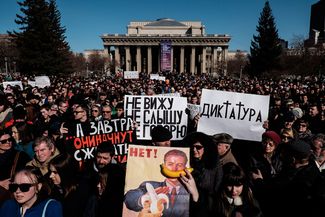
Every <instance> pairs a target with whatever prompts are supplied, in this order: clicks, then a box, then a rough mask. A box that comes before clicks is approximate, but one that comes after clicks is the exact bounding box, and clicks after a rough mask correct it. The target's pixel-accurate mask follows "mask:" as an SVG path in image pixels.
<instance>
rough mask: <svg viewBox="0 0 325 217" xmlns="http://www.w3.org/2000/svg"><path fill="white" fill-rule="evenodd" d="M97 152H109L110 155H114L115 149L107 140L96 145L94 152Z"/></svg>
mask: <svg viewBox="0 0 325 217" xmlns="http://www.w3.org/2000/svg"><path fill="white" fill-rule="evenodd" d="M97 153H110V154H111V156H114V155H115V149H114V147H113V145H112V144H111V143H109V142H102V143H100V144H99V145H98V146H97V150H96V154H97Z"/></svg>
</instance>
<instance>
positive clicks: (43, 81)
mask: <svg viewBox="0 0 325 217" xmlns="http://www.w3.org/2000/svg"><path fill="white" fill-rule="evenodd" d="M35 83H36V86H37V87H40V88H44V87H46V86H51V81H50V78H49V77H48V76H36V77H35Z"/></svg>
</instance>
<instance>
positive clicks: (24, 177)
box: [0, 169, 63, 217]
mask: <svg viewBox="0 0 325 217" xmlns="http://www.w3.org/2000/svg"><path fill="white" fill-rule="evenodd" d="M42 188H44V187H43V183H42V175H41V174H40V172H37V170H35V169H23V170H20V171H18V172H17V173H16V174H15V175H14V176H13V180H12V182H11V183H10V184H9V190H10V191H11V192H12V193H13V195H14V199H11V200H8V201H6V202H5V203H4V204H3V206H2V207H1V208H0V216H1V217H12V216H24V217H35V216H42V217H63V215H62V206H61V204H60V203H59V202H58V201H56V200H53V199H48V197H47V195H46V194H45V192H46V191H45V190H42ZM46 193H47V192H46Z"/></svg>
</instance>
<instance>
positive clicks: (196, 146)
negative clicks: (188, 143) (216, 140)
mask: <svg viewBox="0 0 325 217" xmlns="http://www.w3.org/2000/svg"><path fill="white" fill-rule="evenodd" d="M194 148H195V149H196V150H198V151H199V150H201V149H202V148H203V146H202V145H193V149H194Z"/></svg>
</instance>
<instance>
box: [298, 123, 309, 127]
mask: <svg viewBox="0 0 325 217" xmlns="http://www.w3.org/2000/svg"><path fill="white" fill-rule="evenodd" d="M299 126H300V127H307V125H306V124H300V125H299Z"/></svg>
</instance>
